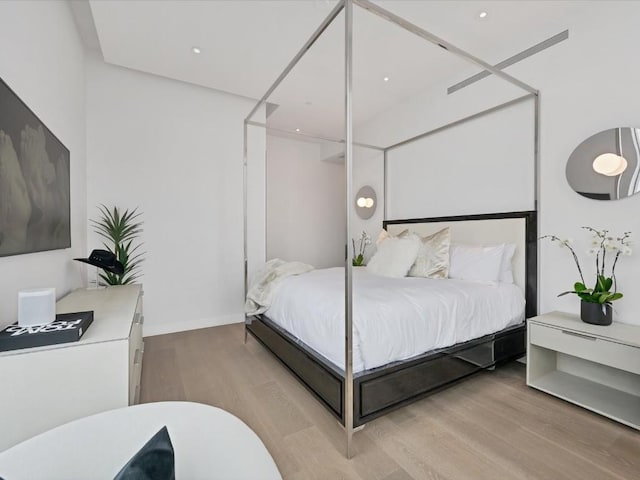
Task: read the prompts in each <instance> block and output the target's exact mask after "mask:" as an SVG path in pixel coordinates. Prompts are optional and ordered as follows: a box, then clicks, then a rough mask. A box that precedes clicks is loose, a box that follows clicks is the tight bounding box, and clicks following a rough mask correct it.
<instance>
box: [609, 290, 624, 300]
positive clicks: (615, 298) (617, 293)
mask: <svg viewBox="0 0 640 480" xmlns="http://www.w3.org/2000/svg"><path fill="white" fill-rule="evenodd" d="M621 298H622V294H621V293H620V292H616V293H613V294H611V297H609V301H610V302H613V301H614V300H620V299H621Z"/></svg>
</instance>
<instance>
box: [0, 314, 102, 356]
mask: <svg viewBox="0 0 640 480" xmlns="http://www.w3.org/2000/svg"><path fill="white" fill-rule="evenodd" d="M92 322H93V311H89V312H76V313H60V314H58V315H56V319H55V320H54V321H53V322H51V323H47V324H45V325H30V326H22V325H18V324H17V323H14V324H13V325H9V326H8V327H6V328H4V329H3V330H2V331H0V351H7V350H17V349H20V348H31V347H42V346H44V345H55V344H58V343H68V342H77V341H78V340H80V338H81V337H82V335H84V332H86V331H87V328H89V325H91V323H92Z"/></svg>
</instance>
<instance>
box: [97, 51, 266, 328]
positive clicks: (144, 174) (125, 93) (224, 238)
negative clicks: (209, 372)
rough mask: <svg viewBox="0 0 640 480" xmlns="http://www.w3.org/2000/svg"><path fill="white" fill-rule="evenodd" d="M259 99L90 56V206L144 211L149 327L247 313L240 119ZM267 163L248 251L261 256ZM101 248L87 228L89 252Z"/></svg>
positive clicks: (192, 324) (256, 187)
mask: <svg viewBox="0 0 640 480" xmlns="http://www.w3.org/2000/svg"><path fill="white" fill-rule="evenodd" d="M253 104H254V102H253V101H250V100H247V99H243V98H240V97H237V96H234V95H230V94H225V93H222V92H217V91H214V90H210V89H206V88H202V87H198V86H194V85H189V84H186V83H182V82H178V81H173V80H168V79H163V78H160V77H156V76H153V75H148V74H143V73H139V72H136V71H132V70H128V69H123V68H120V67H114V66H110V65H106V64H104V63H103V62H101V61H100V60H98V59H94V58H91V59H89V60H88V62H87V152H88V158H89V161H88V167H87V173H88V181H87V191H88V195H87V205H88V214H89V217H90V218H95V217H96V216H97V210H96V206H97V205H98V204H106V205H109V206H111V205H118V206H119V207H120V208H133V207H139V208H140V210H141V211H142V212H143V220H144V234H143V236H142V239H143V241H144V250H145V251H146V260H145V262H144V264H143V271H144V278H143V279H142V283H143V284H144V290H145V335H154V334H159V333H166V332H171V331H178V330H187V329H191V328H200V327H205V326H211V325H219V324H223V323H229V322H236V321H242V320H243V318H244V317H243V313H242V312H243V279H244V277H243V270H242V259H243V233H242V232H243V207H242V204H243V203H242V199H243V188H242V184H243V181H242V178H243V177H242V145H243V119H244V117H245V116H246V114H247V113H248V112H249V110H250V109H251V107H252V106H253ZM254 138H255V139H256V140H255V141H257V143H258V145H257V146H256V148H255V151H263V148H260V142H262V145H264V140H263V139H262V140H260V138H259V135H258V136H254ZM262 161H264V157H262ZM263 168H264V166H263V165H262V166H260V165H257V166H256V168H253V169H252V172H253V173H257V175H253V174H252V176H251V178H250V185H251V186H252V194H253V195H254V198H255V201H254V204H253V208H252V210H251V212H252V213H253V214H254V215H253V216H252V217H251V225H250V226H251V228H252V230H254V234H253V235H252V238H251V240H252V244H251V251H252V252H257V255H258V256H262V257H264V227H263V226H264V218H263V217H264V213H260V212H264V208H263V207H261V206H260V205H264V190H262V188H263V187H261V185H263V183H264V176H263ZM260 177H261V178H260ZM89 230H91V229H90V228H89ZM98 246H99V242H98V240H97V238H96V236H95V234H93V233H92V232H90V236H89V245H88V249H87V250H90V249H92V248H96V247H98ZM260 260H262V259H260Z"/></svg>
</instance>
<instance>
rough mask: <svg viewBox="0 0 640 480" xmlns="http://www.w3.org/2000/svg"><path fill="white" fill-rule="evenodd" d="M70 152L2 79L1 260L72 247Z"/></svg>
mask: <svg viewBox="0 0 640 480" xmlns="http://www.w3.org/2000/svg"><path fill="white" fill-rule="evenodd" d="M69 173H70V172H69V150H67V148H66V147H65V146H64V145H63V144H62V142H60V140H58V138H57V137H56V136H55V135H54V134H53V133H52V132H51V131H50V130H49V129H48V128H47V127H46V126H45V125H44V124H43V123H42V121H41V120H40V119H39V118H38V117H37V116H36V115H35V114H34V113H33V112H32V111H31V110H30V109H29V107H27V106H26V105H25V104H24V103H23V102H22V100H20V98H18V96H17V95H16V94H15V93H14V92H13V90H11V88H9V86H8V85H7V84H6V83H5V82H4V81H3V80H2V79H0V257H3V256H8V255H20V254H24V253H31V252H41V251H44V250H57V249H61V248H69V247H70V246H71V228H70V181H69Z"/></svg>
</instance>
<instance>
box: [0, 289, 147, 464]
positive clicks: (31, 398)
mask: <svg viewBox="0 0 640 480" xmlns="http://www.w3.org/2000/svg"><path fill="white" fill-rule="evenodd" d="M86 310H93V312H94V317H93V323H92V324H91V326H90V327H89V328H88V329H87V331H86V332H85V334H84V336H83V337H82V338H81V339H80V340H79V341H77V342H72V343H65V344H59V345H49V346H44V347H37V348H28V349H22V350H13V351H8V352H0V451H1V450H4V449H6V448H8V447H10V446H12V445H15V444H16V443H18V442H20V441H22V440H25V439H27V438H30V437H32V436H33V435H36V434H38V433H41V432H43V431H46V430H48V429H50V428H53V427H55V426H58V425H61V424H63V423H66V422H68V421H70V420H75V419H77V418H81V417H84V416H87V415H91V414H94V413H99V412H103V411H105V410H110V409H113V408H118V407H125V406H127V405H131V404H134V403H137V402H138V400H139V395H140V372H141V370H142V355H143V352H144V348H143V345H144V344H143V341H142V324H143V322H144V316H143V312H142V287H141V286H140V285H126V286H117V287H107V288H103V289H95V290H85V289H81V290H76V291H74V292H72V293H70V294H69V295H67V296H66V297H64V298H62V299H61V300H60V301H58V303H57V304H56V312H57V313H71V312H80V311H86Z"/></svg>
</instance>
